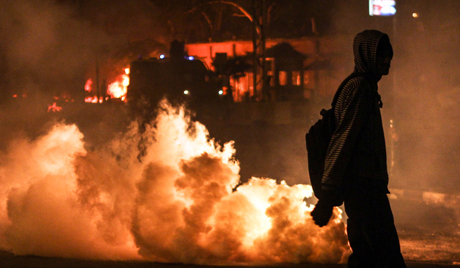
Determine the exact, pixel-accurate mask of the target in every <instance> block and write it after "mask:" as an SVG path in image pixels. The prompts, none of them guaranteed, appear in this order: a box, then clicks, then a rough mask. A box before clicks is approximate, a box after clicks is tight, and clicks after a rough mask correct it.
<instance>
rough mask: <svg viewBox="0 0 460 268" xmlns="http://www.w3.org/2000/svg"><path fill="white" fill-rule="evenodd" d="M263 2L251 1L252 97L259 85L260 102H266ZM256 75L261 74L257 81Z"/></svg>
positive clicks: (265, 17) (267, 98)
mask: <svg viewBox="0 0 460 268" xmlns="http://www.w3.org/2000/svg"><path fill="white" fill-rule="evenodd" d="M265 2H266V1H265V0H253V1H252V18H253V20H252V25H253V31H252V32H253V38H252V47H253V94H254V96H255V95H256V92H257V85H258V84H259V83H260V84H261V87H262V100H264V101H268V100H269V94H268V87H267V82H268V81H267V70H266V66H265V65H266V64H265V25H266V24H267V8H266V6H265ZM259 70H260V71H259ZM258 74H261V75H260V79H258Z"/></svg>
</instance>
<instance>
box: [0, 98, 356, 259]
mask: <svg viewBox="0 0 460 268" xmlns="http://www.w3.org/2000/svg"><path fill="white" fill-rule="evenodd" d="M160 105H161V107H162V109H159V114H158V117H157V118H156V119H155V124H154V127H148V128H147V130H146V131H145V133H144V134H143V135H142V139H144V140H148V141H149V142H147V143H146V152H147V153H146V155H145V156H144V158H143V159H142V162H140V161H138V158H137V156H138V153H139V152H138V149H137V148H138V145H139V142H140V141H141V137H140V135H139V134H138V133H139V132H138V129H137V128H138V126H137V124H136V123H134V122H133V124H132V126H131V129H130V130H128V131H126V132H125V133H123V134H122V135H117V136H116V138H114V139H113V140H110V141H107V143H106V144H105V145H106V146H101V148H100V149H91V150H89V151H86V149H85V148H87V147H88V146H86V145H85V144H84V140H83V134H82V133H81V132H80V131H79V130H78V128H77V127H76V126H75V125H64V124H57V125H56V126H55V127H54V128H52V129H51V130H50V132H49V133H47V134H45V135H43V136H42V137H38V138H37V139H34V140H33V141H31V140H24V141H22V142H18V143H17V146H14V147H12V150H11V152H10V155H8V156H5V157H8V160H9V163H11V164H10V165H4V166H1V167H0V174H10V175H9V176H8V177H5V180H0V193H2V194H1V195H0V201H1V202H0V245H3V246H4V247H5V248H8V249H10V250H11V252H12V253H14V254H18V255H34V256H53V257H66V258H91V259H114V260H119V259H141V260H150V261H156V262H168V263H187V264H200V265H204V264H214V265H237V264H240V265H245V264H270V263H306V262H317V263H337V262H344V261H345V260H346V258H347V256H348V255H349V253H350V250H349V247H348V241H347V237H346V232H345V224H344V223H343V222H342V221H341V220H340V214H341V212H340V210H339V209H338V208H335V209H334V215H333V219H332V220H331V221H330V222H329V224H328V225H327V226H325V227H323V228H319V227H318V226H316V225H315V224H314V223H313V220H312V219H311V216H310V212H311V211H312V209H313V205H311V204H307V202H306V201H305V198H310V197H312V188H311V186H310V185H303V184H298V185H292V186H289V185H287V183H285V182H277V181H276V180H274V179H269V178H255V177H253V178H251V179H249V180H248V181H247V182H245V183H242V182H241V181H240V175H239V170H240V166H239V162H238V161H237V160H236V159H235V158H234V156H235V153H236V151H235V148H234V144H233V142H232V141H230V142H228V143H226V144H223V145H219V144H217V143H216V142H215V141H214V140H213V139H210V138H209V132H208V130H207V129H206V127H205V126H204V125H202V124H200V123H199V122H193V121H192V120H191V119H190V117H189V116H187V114H189V113H188V112H187V111H186V110H185V109H184V108H183V107H179V108H173V107H172V106H171V105H170V104H168V103H166V102H165V101H163V102H162V103H161V104H160ZM152 125H153V124H152ZM191 126H193V127H192V128H193V129H194V131H193V133H190V131H189V130H190V128H191ZM102 148H103V149H102ZM6 204H8V205H6ZM24 204H27V206H25V205H24Z"/></svg>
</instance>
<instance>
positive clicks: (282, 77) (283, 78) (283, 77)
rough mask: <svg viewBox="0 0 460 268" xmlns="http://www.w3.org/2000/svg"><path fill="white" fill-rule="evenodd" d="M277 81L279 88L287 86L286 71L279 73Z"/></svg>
mask: <svg viewBox="0 0 460 268" xmlns="http://www.w3.org/2000/svg"><path fill="white" fill-rule="evenodd" d="M279 80H280V86H285V85H286V84H287V72H286V71H280V72H279Z"/></svg>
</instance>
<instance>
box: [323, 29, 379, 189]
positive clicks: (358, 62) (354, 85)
mask: <svg viewBox="0 0 460 268" xmlns="http://www.w3.org/2000/svg"><path fill="white" fill-rule="evenodd" d="M383 36H385V38H387V37H388V36H386V35H385V34H383V33H381V32H379V31H375V30H366V31H364V32H361V33H359V34H358V35H357V36H356V37H355V40H354V43H353V52H354V56H355V70H354V73H358V74H359V75H358V76H356V77H354V78H352V79H350V80H349V81H348V82H347V83H346V85H345V86H344V87H343V89H342V92H341V93H340V95H339V97H338V99H337V103H336V105H335V109H334V114H335V118H336V126H337V128H336V130H335V132H334V134H333V136H332V139H331V142H330V144H329V147H328V152H327V157H326V164H325V170H324V176H323V179H322V188H323V190H334V191H343V190H344V189H345V190H347V191H351V190H353V189H357V188H358V189H357V190H358V191H359V190H360V188H361V186H362V187H366V188H368V187H372V189H373V190H375V191H385V192H388V188H387V185H388V172H387V164H386V150H385V137H384V133H383V125H382V118H381V114H380V108H381V106H382V105H381V104H382V102H381V100H380V95H379V94H378V92H377V90H378V87H377V82H378V81H379V80H380V77H381V76H379V75H377V70H376V59H377V45H378V43H379V41H380V40H381V39H382V37H383ZM363 184H365V185H363ZM361 190H362V189H361Z"/></svg>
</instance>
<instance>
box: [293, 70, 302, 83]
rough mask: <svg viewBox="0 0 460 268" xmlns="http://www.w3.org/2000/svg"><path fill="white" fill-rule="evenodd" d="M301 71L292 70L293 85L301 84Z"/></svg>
mask: <svg viewBox="0 0 460 268" xmlns="http://www.w3.org/2000/svg"><path fill="white" fill-rule="evenodd" d="M300 79H301V77H300V71H292V85H294V86H300V84H301V83H300Z"/></svg>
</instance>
